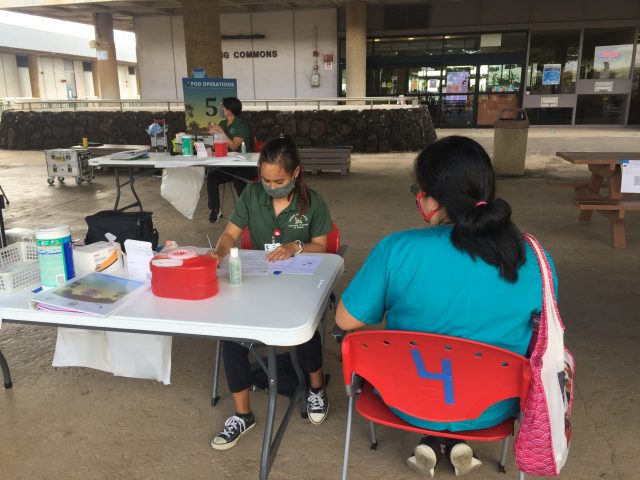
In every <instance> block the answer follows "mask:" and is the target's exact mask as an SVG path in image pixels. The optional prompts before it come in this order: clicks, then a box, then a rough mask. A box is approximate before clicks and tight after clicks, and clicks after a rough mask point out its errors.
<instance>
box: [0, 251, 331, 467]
mask: <svg viewBox="0 0 640 480" xmlns="http://www.w3.org/2000/svg"><path fill="white" fill-rule="evenodd" d="M307 255H321V256H322V261H321V262H320V264H319V266H318V269H317V270H316V271H315V273H314V274H313V275H292V274H281V275H251V276H250V275H246V276H245V277H244V278H243V283H242V285H240V286H238V287H232V286H230V285H229V281H228V278H226V277H219V278H218V281H219V286H220V291H219V292H218V294H217V295H215V296H213V297H211V298H209V299H205V300H197V301H191V300H172V299H166V298H160V297H156V296H154V295H153V293H152V292H151V290H147V291H145V292H142V293H140V294H139V295H137V296H136V297H135V298H134V299H133V300H132V301H131V303H129V304H127V305H125V306H124V307H123V308H122V309H120V310H118V311H117V312H115V313H114V314H113V315H111V316H108V317H98V316H91V315H86V314H72V313H58V312H49V311H43V310H33V309H32V308H30V306H29V300H30V299H31V297H32V296H33V293H32V292H31V290H30V289H23V290H22V291H20V292H17V293H15V294H10V295H7V294H1V295H0V318H2V321H3V322H9V323H25V324H34V325H47V326H56V327H71V328H74V327H75V328H84V329H87V328H89V329H97V330H112V331H120V332H132V333H152V334H165V335H193V336H199V337H214V338H217V339H234V340H246V341H251V342H259V343H263V344H265V345H266V347H267V359H268V361H267V375H268V377H269V405H268V410H267V418H266V421H265V430H264V439H263V444H262V456H261V460H260V477H259V478H260V479H261V480H264V479H267V478H268V476H269V471H270V470H271V465H272V464H273V461H274V459H275V456H276V454H277V452H278V447H279V445H280V442H281V440H282V437H283V436H284V432H285V430H286V427H287V423H288V421H289V418H290V416H291V414H292V413H293V411H294V409H295V407H296V404H297V403H298V402H299V400H300V399H301V398H302V395H303V389H304V388H305V387H304V386H305V382H304V381H303V377H302V371H301V369H300V367H299V364H298V362H297V356H296V346H298V345H301V344H303V343H305V342H307V341H308V340H309V339H310V338H311V337H312V336H313V334H314V332H315V331H316V328H317V327H318V324H319V322H320V320H321V318H322V316H323V315H324V313H325V310H326V308H327V304H328V301H329V296H330V294H331V291H332V290H333V289H334V287H335V284H336V282H337V280H338V279H339V278H340V276H341V275H342V273H343V271H344V261H343V259H342V257H340V256H338V255H333V254H307ZM279 346H286V347H291V352H292V355H291V356H292V360H293V363H294V367H295V368H296V372H297V373H298V379H299V383H298V389H297V390H296V393H295V394H294V395H293V397H291V399H290V401H289V406H288V408H287V411H286V413H285V416H284V417H283V419H282V421H281V422H280V425H279V427H278V431H277V432H276V433H275V435H274V425H275V414H276V404H277V395H278V393H277V391H278V388H277V382H278V379H277V375H276V354H275V349H276V347H279ZM6 373H7V374H8V370H7V372H6ZM5 381H6V379H5Z"/></svg>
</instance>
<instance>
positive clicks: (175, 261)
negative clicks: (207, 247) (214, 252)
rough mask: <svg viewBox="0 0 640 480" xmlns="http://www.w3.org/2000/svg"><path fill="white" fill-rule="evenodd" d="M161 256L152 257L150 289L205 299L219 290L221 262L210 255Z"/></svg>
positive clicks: (168, 295)
mask: <svg viewBox="0 0 640 480" xmlns="http://www.w3.org/2000/svg"><path fill="white" fill-rule="evenodd" d="M187 257H189V256H188V255H185V256H183V258H179V257H173V258H172V256H171V255H170V254H168V255H158V256H156V257H154V258H153V260H151V291H152V292H153V294H154V295H156V296H158V297H164V298H177V299H182V300H202V299H205V298H209V297H213V296H214V295H215V294H216V293H218V274H217V268H218V263H217V262H216V259H215V258H213V257H210V256H209V255H196V256H193V257H190V258H187Z"/></svg>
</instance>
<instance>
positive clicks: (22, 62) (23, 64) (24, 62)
mask: <svg viewBox="0 0 640 480" xmlns="http://www.w3.org/2000/svg"><path fill="white" fill-rule="evenodd" d="M16 65H18V68H28V67H29V60H28V59H27V57H25V56H24V55H16Z"/></svg>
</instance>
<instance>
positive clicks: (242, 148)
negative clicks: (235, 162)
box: [240, 142, 247, 155]
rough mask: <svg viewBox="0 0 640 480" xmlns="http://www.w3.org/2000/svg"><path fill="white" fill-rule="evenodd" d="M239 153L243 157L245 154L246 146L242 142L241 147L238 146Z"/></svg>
mask: <svg viewBox="0 0 640 480" xmlns="http://www.w3.org/2000/svg"><path fill="white" fill-rule="evenodd" d="M240 153H242V154H243V155H244V154H245V153H247V145H246V144H245V143H244V142H242V145H241V146H240Z"/></svg>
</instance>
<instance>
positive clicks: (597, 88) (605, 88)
mask: <svg viewBox="0 0 640 480" xmlns="http://www.w3.org/2000/svg"><path fill="white" fill-rule="evenodd" d="M593 91H594V92H596V93H602V92H613V82H596V83H595V84H594V87H593Z"/></svg>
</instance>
